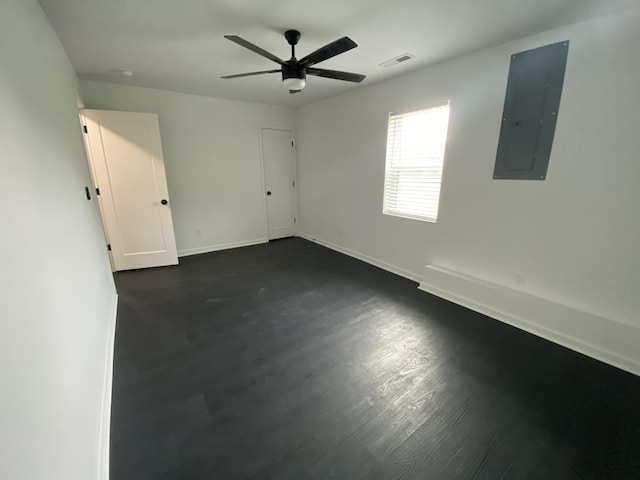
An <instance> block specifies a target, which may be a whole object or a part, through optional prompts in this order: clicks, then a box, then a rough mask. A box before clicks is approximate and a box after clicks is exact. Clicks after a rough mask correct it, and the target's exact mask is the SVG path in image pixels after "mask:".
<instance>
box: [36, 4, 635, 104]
mask: <svg viewBox="0 0 640 480" xmlns="http://www.w3.org/2000/svg"><path fill="white" fill-rule="evenodd" d="M40 3H41V5H42V6H43V8H44V10H45V12H46V14H47V16H48V17H49V20H50V21H51V24H52V25H53V27H54V28H55V30H56V32H57V33H58V36H59V37H60V40H61V41H62V43H63V45H64V47H65V49H66V51H67V53H68V54H69V57H70V58H71V62H72V63H73V65H74V67H75V69H76V70H77V72H78V73H79V75H80V76H81V78H84V79H92V80H100V81H106V82H112V83H123V84H128V85H138V86H145V87H154V88H162V89H168V90H175V91H180V92H186V93H195V94H200V95H208V96H214V97H222V98H230V99H237V100H245V101H253V102H262V103H271V104H279V105H286V106H300V105H304V104H308V103H312V102H315V101H318V100H321V99H323V98H327V97H330V96H333V95H337V94H339V93H341V92H345V91H347V90H349V89H354V88H359V87H360V85H361V86H364V85H367V84H371V83H373V82H377V81H380V80H382V79H385V78H388V77H391V76H394V75H398V74H401V73H405V72H407V71H410V70H415V69H418V68H422V67H425V66H427V65H430V64H433V63H435V62H439V61H442V60H445V59H449V58H453V57H457V56H460V55H462V54H465V53H469V52H472V51H476V50H480V49H483V48H486V47H489V46H492V45H497V44H500V43H504V42H506V41H509V40H512V39H516V38H521V37H524V36H527V35H530V34H533V33H537V32H541V31H545V30H549V29H551V28H554V27H558V26H561V25H566V24H569V23H574V22H576V21H580V20H583V19H586V18H591V17H596V16H600V15H603V14H607V13H613V12H616V11H621V10H624V9H627V8H632V7H635V6H637V0H395V1H392V0H316V1H309V0H307V1H303V0H40ZM290 28H295V29H297V30H300V31H301V32H302V39H301V41H300V44H299V45H298V48H297V51H296V56H297V57H298V58H302V57H303V56H305V55H306V54H308V53H310V52H312V51H313V50H315V49H317V48H319V47H321V46H323V45H325V44H327V43H329V42H331V41H333V40H336V39H337V38H339V37H342V36H345V35H346V36H349V37H350V38H352V39H353V40H354V41H355V42H356V43H357V44H358V45H359V47H358V48H356V49H354V50H351V51H349V52H346V53H344V54H342V55H340V56H338V57H334V58H332V59H330V60H327V61H326V62H323V63H321V64H319V65H317V66H318V67H319V68H329V69H333V70H346V71H351V72H355V73H362V74H365V75H367V78H366V79H365V81H364V82H363V83H362V84H360V85H357V84H353V83H348V82H341V81H337V80H330V79H325V78H319V77H310V78H308V79H307V87H306V88H305V89H304V90H303V91H302V92H301V93H298V94H295V95H289V93H288V92H287V91H286V90H285V88H284V87H283V86H282V85H281V78H280V75H279V74H271V75H263V76H256V77H248V78H239V79H233V80H223V79H220V76H221V75H229V74H234V73H244V72H251V71H259V70H269V69H272V68H277V66H276V64H275V63H272V62H270V61H269V60H267V59H265V58H263V57H261V56H259V55H256V54H255V53H252V52H250V51H249V50H246V49H244V48H242V47H240V46H238V45H236V44H234V43H232V42H230V41H228V40H226V39H224V38H223V35H239V36H241V37H243V38H245V39H246V40H248V41H250V42H252V43H254V44H257V45H259V46H260V47H262V48H264V49H266V50H268V51H271V52H273V53H274V54H275V55H277V56H279V57H282V58H284V59H288V58H289V56H290V50H289V45H287V43H286V41H285V39H284V37H283V35H282V34H283V33H284V31H285V30H288V29H290ZM403 53H411V54H413V55H415V57H416V58H415V59H413V60H411V61H408V62H406V63H403V64H398V65H395V66H392V67H387V68H383V67H381V66H380V64H381V63H383V62H385V61H387V60H389V59H391V58H394V57H396V56H398V55H400V54H403ZM117 69H130V70H133V71H134V72H135V75H134V76H133V77H124V76H122V75H120V74H118V73H115V72H114V70H117Z"/></svg>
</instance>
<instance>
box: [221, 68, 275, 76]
mask: <svg viewBox="0 0 640 480" xmlns="http://www.w3.org/2000/svg"><path fill="white" fill-rule="evenodd" d="M281 71H282V70H264V71H262V72H249V73H236V74H235V75H225V76H224V77H220V78H240V77H253V76H254V75H262V74H265V73H276V72H281Z"/></svg>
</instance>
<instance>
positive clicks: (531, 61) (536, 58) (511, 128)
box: [493, 40, 569, 180]
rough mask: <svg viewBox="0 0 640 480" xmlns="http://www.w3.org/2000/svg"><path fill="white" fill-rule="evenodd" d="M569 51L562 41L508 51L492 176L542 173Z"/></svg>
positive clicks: (540, 177) (528, 176)
mask: <svg viewBox="0 0 640 480" xmlns="http://www.w3.org/2000/svg"><path fill="white" fill-rule="evenodd" d="M568 51H569V41H568V40H567V41H566V42H559V43H554V44H552V45H547V46H545V47H540V48H536V49H533V50H527V51H526V52H521V53H516V54H515V55H512V56H511V65H510V67H509V78H508V81H507V93H506V96H505V99H504V111H503V113H502V127H501V128H500V140H499V141H498V153H497V155H496V165H495V169H494V171H493V178H495V179H513V180H544V179H545V178H546V176H547V167H548V165H549V156H550V155H551V145H552V144H553V134H554V132H555V128H556V121H557V119H558V107H559V106H560V96H561V95H562V84H563V82H564V72H565V67H566V64H567V53H568Z"/></svg>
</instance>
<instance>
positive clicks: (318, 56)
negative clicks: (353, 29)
mask: <svg viewBox="0 0 640 480" xmlns="http://www.w3.org/2000/svg"><path fill="white" fill-rule="evenodd" d="M357 46H358V45H357V44H356V42H354V41H353V40H351V39H350V38H349V37H342V38H340V39H338V40H336V41H335V42H331V43H330V44H328V45H325V46H324V47H322V48H319V49H318V50H316V51H315V52H313V53H310V54H309V55H307V56H306V57H304V58H303V59H301V60H300V61H299V62H298V63H299V64H300V66H301V67H310V66H311V65H315V64H316V63H320V62H324V61H325V60H327V59H329V58H331V57H335V56H336V55H340V54H341V53H344V52H347V51H349V50H351V49H352V48H356V47H357Z"/></svg>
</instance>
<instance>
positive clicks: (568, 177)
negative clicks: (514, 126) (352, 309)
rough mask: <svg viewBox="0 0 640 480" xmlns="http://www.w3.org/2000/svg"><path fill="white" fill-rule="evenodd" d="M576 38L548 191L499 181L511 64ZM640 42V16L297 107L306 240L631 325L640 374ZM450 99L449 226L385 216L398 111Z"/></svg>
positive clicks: (415, 272) (555, 34)
mask: <svg viewBox="0 0 640 480" xmlns="http://www.w3.org/2000/svg"><path fill="white" fill-rule="evenodd" d="M567 39H569V40H570V41H571V45H570V50H569V59H568V65H567V72H566V78H565V84H564V91H563V96H562V103H561V106H560V112H559V119H558V125H557V130H556V136H555V141H554V145H553V152H552V156H551V161H550V165H549V171H548V177H547V180H546V181H542V182H537V181H494V180H492V172H493V165H494V161H495V155H496V149H497V143H498V134H499V128H500V119H501V114H502V106H503V101H504V93H505V87H506V79H507V73H508V67H509V60H510V54H512V53H516V52H519V51H523V50H526V49H530V48H535V47H538V46H542V45H546V44H549V43H552V42H557V41H562V40H567ZM638 45H640V11H638V10H634V11H631V12H627V13H626V14H625V15H619V16H610V17H603V18H600V19H596V20H593V21H588V22H584V23H580V24H576V25H573V26H568V27H565V28H560V29H558V30H554V31H550V32H546V33H543V34H540V35H536V36H533V37H529V38H525V39H522V40H519V41H515V42H512V43H509V44H505V45H501V46H498V47H496V48H492V49H489V50H485V51H482V52H479V53H475V54H472V55H469V56H465V57H462V58H459V59H456V60H453V61H449V62H447V63H443V64H439V65H436V66H433V67H430V68H427V69H424V70H421V71H417V72H415V73H412V74H408V75H404V76H401V77H397V78H395V79H392V80H389V81H387V82H384V83H380V84H376V85H372V86H370V87H367V88H363V89H359V90H356V91H354V92H350V93H347V94H344V95H342V96H339V97H335V98H332V99H328V100H326V101H322V102H319V103H316V104H313V105H309V106H306V107H303V108H301V109H299V110H298V111H297V112H296V128H297V136H298V162H299V166H298V178H299V197H300V198H299V217H300V231H301V232H302V233H304V234H305V235H307V236H309V237H310V238H316V239H317V240H318V241H320V242H324V243H325V244H327V245H330V246H333V247H334V248H339V249H342V250H344V251H347V252H349V253H351V254H354V255H359V256H361V257H362V258H365V259H368V260H370V261H373V262H374V263H378V264H380V265H383V266H385V267H387V268H390V269H392V270H395V271H396V272H399V273H401V274H404V275H406V276H408V277H410V278H414V279H420V278H421V272H422V270H423V267H424V266H425V264H435V265H438V266H441V267H445V268H447V269H451V270H452V271H455V272H463V273H464V274H466V275H469V276H471V277H473V278H479V279H483V280H486V281H489V282H494V283H496V284H498V285H503V286H508V287H512V288H514V289H517V290H522V291H524V292H527V293H529V294H531V295H533V296H535V297H542V298H545V299H549V300H553V301H555V302H559V303H562V304H565V305H569V306H572V307H575V308H577V309H578V310H582V311H588V312H592V313H595V314H596V315H599V316H602V317H603V318H606V319H607V321H610V323H607V326H611V328H616V326H623V325H625V327H624V329H626V330H625V332H628V331H629V328H627V327H631V330H632V332H633V333H632V334H633V335H634V337H633V342H635V343H633V345H635V347H637V348H635V354H633V355H635V359H634V360H633V361H635V362H636V364H635V365H636V367H635V368H637V369H638V372H640V330H638V329H639V328H640V317H639V316H638V312H640V295H639V293H640V250H639V249H640V162H639V160H638V155H639V152H640V87H639V86H640V55H638V53H637V48H638ZM447 99H451V120H450V128H449V139H448V145H447V152H446V159H445V167H444V176H443V186H442V194H441V204H440V215H439V219H438V222H437V223H435V224H434V223H425V222H419V221H413V220H407V219H403V218H395V217H391V216H384V215H382V213H381V211H382V186H383V178H384V161H385V143H386V124H387V115H388V113H389V112H391V111H404V110H409V109H419V108H423V107H428V106H430V105H433V104H438V103H440V102H442V101H444V100H447ZM549 322H550V323H551V327H553V322H554V320H553V319H549ZM578 330H580V329H579V328H578V329H573V330H572V331H570V332H564V333H565V334H567V335H575V336H580V333H581V332H580V331H578ZM621 331H622V330H621ZM622 335H623V334H622V333H620V338H622ZM627 338H628V337H627ZM630 345H631V344H630ZM602 348H603V349H606V348H608V347H604V346H603V347H602ZM612 348H617V347H615V346H614V347H612ZM625 348H626V347H625ZM626 353H628V352H626ZM630 355H631V354H630Z"/></svg>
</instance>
